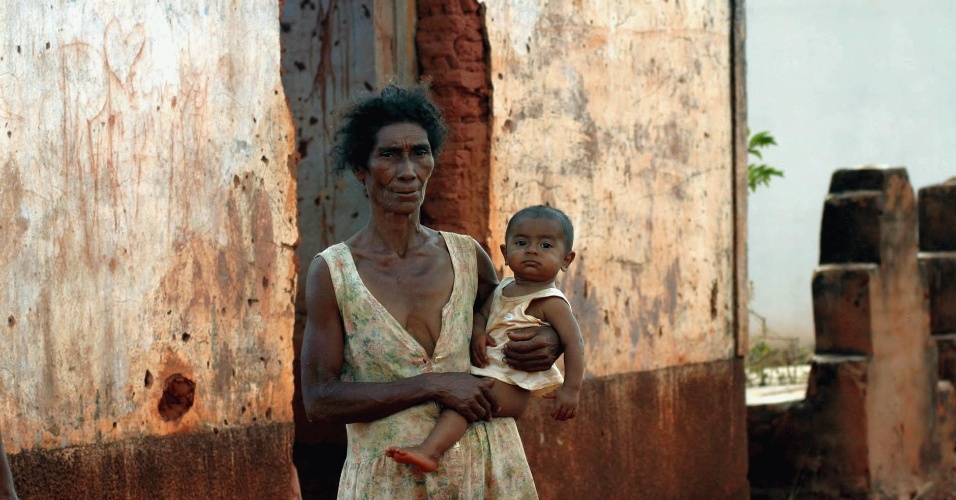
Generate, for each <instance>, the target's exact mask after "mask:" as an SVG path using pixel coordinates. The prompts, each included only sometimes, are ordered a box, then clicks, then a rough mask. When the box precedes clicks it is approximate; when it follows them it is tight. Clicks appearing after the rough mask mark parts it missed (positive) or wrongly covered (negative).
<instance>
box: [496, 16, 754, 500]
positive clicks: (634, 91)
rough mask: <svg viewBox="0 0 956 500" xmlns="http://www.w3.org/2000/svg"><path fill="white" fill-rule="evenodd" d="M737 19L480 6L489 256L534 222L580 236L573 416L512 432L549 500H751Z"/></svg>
mask: <svg viewBox="0 0 956 500" xmlns="http://www.w3.org/2000/svg"><path fill="white" fill-rule="evenodd" d="M737 4H738V3H737V2H707V1H690V2H603V3H600V4H597V3H589V2H575V1H570V0H567V1H551V2H509V1H488V2H486V3H485V6H486V11H485V21H486V26H487V32H488V42H489V54H490V55H489V60H490V78H491V83H492V89H493V90H492V96H493V97H492V103H493V105H492V115H493V121H492V124H491V128H492V132H491V134H492V136H491V137H492V140H491V180H490V185H491V188H490V191H489V192H490V197H491V198H490V210H491V214H490V218H489V226H490V228H491V235H492V237H491V241H492V243H493V245H492V247H493V248H494V249H496V248H497V244H498V243H500V242H501V241H503V240H504V230H505V227H506V224H507V222H508V217H509V216H510V215H511V214H513V213H514V212H515V211H516V210H518V209H520V208H522V207H524V206H527V205H533V204H538V203H544V204H550V205H553V206H556V207H558V208H561V209H562V210H564V211H565V212H567V213H568V215H569V216H570V217H571V219H572V221H574V223H575V227H576V235H575V250H576V251H577V253H578V254H577V259H576V260H575V261H574V263H573V264H572V265H571V267H570V271H569V272H568V273H567V274H562V275H561V276H560V277H559V283H558V284H559V286H560V287H561V288H562V289H563V290H564V291H565V293H566V294H567V295H568V297H569V299H570V301H571V304H572V306H573V308H574V310H575V314H576V316H577V318H578V321H579V322H580V324H581V329H582V331H583V334H584V337H585V341H586V346H587V347H586V350H587V358H588V374H587V377H588V379H587V381H586V383H585V387H584V391H583V392H584V395H583V396H582V397H583V402H582V407H583V408H582V412H581V414H580V415H579V417H578V418H576V419H574V420H573V421H571V422H568V423H565V424H563V425H561V426H558V427H559V428H556V427H555V423H554V422H553V421H552V420H551V419H550V417H548V416H547V414H548V413H547V408H548V404H549V402H546V401H545V402H540V401H539V402H536V403H535V404H534V405H533V407H532V409H531V410H529V411H528V412H527V414H526V416H525V417H522V419H521V420H520V421H519V428H520V430H521V434H522V438H523V440H524V443H525V448H526V450H527V453H528V457H529V461H530V463H531V467H532V472H533V473H534V475H535V480H536V483H537V485H538V489H539V491H540V492H541V494H542V496H543V497H544V498H581V497H595V496H601V497H606V498H623V497H627V496H628V495H631V496H633V495H634V492H635V491H640V492H641V493H640V496H643V497H647V498H703V497H710V498H746V497H747V491H748V490H747V481H746V469H747V463H746V425H745V407H744V401H743V385H744V382H743V380H744V378H743V376H742V373H743V363H742V361H741V359H740V358H737V357H736V353H737V348H738V346H739V345H740V344H745V342H746V340H745V339H741V338H738V336H737V329H736V327H737V326H738V325H739V324H741V323H740V322H741V321H742V322H744V323H743V324H745V322H746V318H745V317H744V318H742V319H741V318H740V317H739V316H738V313H737V311H738V307H739V305H740V301H741V300H746V299H745V298H742V297H741V296H740V292H739V288H738V287H739V286H740V285H741V282H742V281H743V282H745V280H746V275H745V270H744V269H742V268H741V266H740V264H739V263H740V262H745V259H742V258H741V257H742V255H745V254H743V252H745V244H744V240H742V239H738V237H739V236H740V235H741V234H742V231H743V226H744V224H743V221H744V217H745V209H744V208H743V206H742V205H741V204H740V200H741V198H740V197H739V196H740V194H741V188H742V186H741V184H740V177H739V174H740V173H741V171H742V170H741V169H742V168H743V164H742V163H740V162H739V156H735V153H737V152H739V145H738V146H737V148H736V149H735V141H737V139H738V136H737V135H736V133H737V128H740V127H744V126H745V125H744V123H742V117H743V116H744V114H743V113H742V112H741V111H740V108H739V107H738V106H739V105H740V104H739V103H740V102H741V101H740V99H741V98H742V86H737V85H739V84H740V83H741V82H740V81H739V80H735V79H734V78H735V77H734V73H735V70H737V69H738V67H739V66H737V65H738V64H742V57H743V54H742V52H740V51H739V49H740V48H741V47H742V40H741V39H740V38H739V37H740V36H741V35H742V31H740V32H736V33H735V30H736V29H738V28H740V29H742V26H741V23H742V22H743V18H742V5H737ZM738 8H740V9H741V10H739V11H738ZM735 43H740V44H741V47H736V50H737V51H736V52H735ZM735 58H736V59H735ZM744 201H745V200H744ZM492 255H493V256H494V257H495V259H496V262H497V264H498V266H499V269H501V270H502V271H503V273H504V274H505V275H507V274H509V271H507V270H506V269H505V268H504V267H503V262H502V258H501V256H500V253H499V252H497V251H495V252H493V254H492ZM703 443H706V444H703ZM569 478H571V479H569Z"/></svg>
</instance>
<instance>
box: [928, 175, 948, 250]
mask: <svg viewBox="0 0 956 500" xmlns="http://www.w3.org/2000/svg"><path fill="white" fill-rule="evenodd" d="M954 219H956V179H950V180H949V181H946V182H945V183H942V184H936V185H933V186H927V187H924V188H922V189H920V190H919V248H920V250H921V251H923V252H952V251H956V224H953V220H954Z"/></svg>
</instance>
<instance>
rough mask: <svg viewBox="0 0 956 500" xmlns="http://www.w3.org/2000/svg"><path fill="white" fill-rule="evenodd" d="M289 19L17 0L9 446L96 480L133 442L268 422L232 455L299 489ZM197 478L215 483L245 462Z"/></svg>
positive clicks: (6, 99)
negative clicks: (292, 468) (294, 448)
mask: <svg viewBox="0 0 956 500" xmlns="http://www.w3.org/2000/svg"><path fill="white" fill-rule="evenodd" d="M278 17H279V12H278V2H276V1H275V0H258V1H255V2H242V3H241V4H237V3H235V2H227V1H214V2H203V3H201V4H197V3H195V2H187V1H172V2H164V3H162V4H157V3H155V2H147V1H133V2H120V3H117V2H105V1H97V0H94V1H88V2H80V3H76V2H70V1H54V2H43V3H36V2H12V3H11V2H4V3H3V4H2V5H0V26H2V31H3V32H4V33H6V36H5V37H4V38H3V40H2V41H0V47H2V49H0V53H2V54H3V55H2V57H0V96H2V97H0V117H2V119H0V123H2V125H0V126H2V128H0V141H2V142H3V148H2V153H0V155H2V157H0V177H2V183H0V190H2V196H0V203H2V207H0V208H2V210H0V227H2V228H3V229H2V232H3V235H4V238H3V239H2V241H0V256H2V257H0V279H2V280H3V281H4V282H5V283H7V284H8V286H6V287H5V288H4V289H3V290H2V291H0V309H2V314H3V316H4V317H5V318H6V321H5V325H4V326H3V328H2V329H0V345H3V349H0V426H2V427H3V430H4V433H3V435H4V439H5V441H6V442H5V444H6V446H7V447H8V451H9V452H12V453H13V454H17V453H19V452H21V451H22V452H23V453H24V454H28V455H30V456H32V454H44V453H55V450H56V449H60V448H64V447H80V448H79V450H80V451H78V452H77V453H76V454H75V455H74V456H75V457H77V458H76V462H73V463H71V464H70V467H71V468H72V469H71V470H72V472H70V475H68V476H67V478H73V479H78V480H81V481H82V479H83V477H84V474H88V473H89V474H92V473H94V468H95V467H98V466H99V465H97V464H98V462H97V461H98V460H100V459H103V457H105V456H106V455H109V454H111V453H113V452H110V451H108V450H110V449H115V447H116V446H118V447H123V446H126V445H124V444H122V442H126V441H129V440H143V439H147V438H153V437H163V436H169V435H173V434H175V435H177V436H178V437H177V439H178V440H180V441H179V442H181V443H188V442H190V438H189V436H196V438H195V439H196V440H197V442H198V441H202V440H203V439H212V440H215V436H216V435H217V433H220V432H224V433H233V432H234V431H238V430H240V429H245V428H250V431H249V433H248V436H247V438H242V435H243V434H242V433H241V432H240V433H239V437H236V438H234V439H230V440H228V441H225V442H224V443H225V444H220V445H218V446H219V447H220V448H219V449H220V451H221V452H228V453H230V456H232V457H233V458H232V460H234V461H237V462H239V461H242V460H243V459H244V458H243V457H244V455H242V454H232V453H233V452H234V451H233V450H234V449H238V448H243V447H247V446H259V449H261V450H264V451H265V452H267V453H268V455H269V456H271V457H272V459H273V460H272V463H273V465H272V466H271V467H270V468H271V470H270V471H268V472H266V471H263V473H262V475H261V476H260V477H259V478H258V479H257V481H258V482H259V483H261V484H282V483H284V484H285V485H288V478H289V474H288V472H289V468H288V464H289V457H288V454H289V446H288V445H289V442H290V441H291V431H292V429H291V422H292V412H291V406H290V404H289V403H290V401H291V400H292V370H291V364H292V345H291V340H292V339H291V336H292V326H293V320H294V315H293V304H292V296H293V293H294V290H295V287H296V273H295V261H294V254H293V251H292V248H293V246H294V245H295V244H296V240H297V237H298V236H297V230H296V226H295V222H296V221H295V205H294V201H295V198H294V196H295V194H294V189H293V178H292V169H293V168H294V144H293V140H294V139H293V134H294V130H293V127H292V122H291V119H290V116H289V112H288V107H287V104H286V98H285V94H284V92H283V89H282V84H281V82H280V79H279V78H280V76H279V73H280V68H279V56H280V54H279V48H280V47H279V23H278ZM174 381H175V383H173V384H172V385H169V383H170V382H174ZM167 389H168V390H167ZM164 393H165V394H164ZM190 404H191V406H190ZM258 426H264V427H268V428H270V429H271V428H274V430H270V431H267V432H266V431H264V432H257V431H255V430H252V428H255V427H258ZM230 435H232V434H230ZM255 436H260V437H261V438H262V439H263V441H261V442H259V443H258V444H257V445H255V444H254V443H252V442H246V440H247V439H248V440H249V441H255V440H257V439H259V438H258V437H255ZM265 436H268V437H265ZM277 438H278V439H279V440H280V441H278V445H277V444H276V443H277V442H276V441H274V440H275V439H277ZM160 442H161V441H160ZM112 443H115V444H112ZM94 444H95V446H93V445H94ZM89 446H93V447H92V448H89V449H87V448H86V447H89ZM111 446H112V447H114V448H110V447H111ZM183 446H186V445H185V444H184V445H183ZM45 450H46V451H45ZM83 450H86V451H83ZM97 450H102V453H101V452H100V451H97ZM155 450H156V451H157V453H161V454H160V455H159V457H160V458H163V459H164V460H165V459H169V460H173V459H175V458H176V457H177V456H179V457H189V456H190V454H189V453H185V452H184V450H182V449H176V448H175V447H174V448H173V449H168V447H166V448H164V447H163V445H161V444H160V445H157V446H155ZM13 460H14V463H15V464H16V463H27V462H30V460H29V457H27V456H25V457H24V458H23V459H21V460H22V461H21V462H17V460H18V459H17V458H16V457H14V459H13ZM161 463H162V460H159V461H158V463H156V462H150V461H148V460H147V461H144V462H142V463H139V462H137V461H136V460H121V461H120V465H119V467H120V468H123V467H125V468H127V469H128V471H126V472H128V474H129V476H130V477H138V476H140V475H143V474H144V473H145V472H148V471H150V470H153V469H152V468H155V467H158V466H159V464H161ZM100 465H101V464H100ZM141 465H142V466H143V467H146V469H143V470H139V469H137V468H138V467H139V466H141ZM196 465H197V468H196V471H197V473H200V474H203V473H208V474H209V475H210V478H206V479H208V480H210V481H213V482H215V481H219V480H220V479H218V478H213V477H211V475H214V474H216V473H217V470H218V469H220V468H223V467H231V466H235V468H236V469H242V468H243V464H231V463H230V461H224V462H222V463H215V464H206V465H204V466H203V467H198V464H196ZM41 473H42V472H37V474H41ZM110 473H111V474H119V472H117V471H115V470H111V471H110ZM31 474H33V472H31ZM177 480H182V481H191V480H192V479H191V478H188V477H185V476H183V477H180V478H178V479H177ZM221 481H224V482H228V481H230V476H229V475H228V474H222V478H221ZM201 484H207V483H201ZM245 484H247V485H248V484H249V483H248V482H246V483H245ZM227 486H228V488H238V487H239V486H237V485H227ZM38 487H40V486H38ZM77 487H79V488H82V487H83V486H82V482H81V484H80V485H79V486H77ZM210 488H212V487H211V486H210ZM228 488H227V489H225V490H221V491H238V490H229V489H228ZM50 491H52V490H47V494H49V492H50ZM92 491H96V490H95V489H94V490H92ZM127 491H128V492H135V491H138V490H135V489H131V490H127ZM202 491H203V487H202V486H200V487H199V489H197V490H195V492H196V494H199V495H201V494H202V493H201V492H202ZM209 491H215V490H214V489H210V490H209ZM259 491H263V490H261V489H260V490H259ZM34 492H35V493H37V494H40V495H41V496H42V494H43V490H42V489H37V490H34ZM130 494H133V493H130ZM137 496H138V495H137Z"/></svg>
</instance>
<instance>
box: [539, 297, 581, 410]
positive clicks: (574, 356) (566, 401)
mask: <svg viewBox="0 0 956 500" xmlns="http://www.w3.org/2000/svg"><path fill="white" fill-rule="evenodd" d="M536 302H537V301H536ZM540 307H541V312H542V316H543V317H542V318H541V319H543V320H544V321H547V322H548V323H550V324H551V326H552V327H554V329H555V330H557V332H558V335H559V336H561V343H562V344H563V345H564V385H563V386H561V388H560V389H558V390H557V391H555V395H554V399H555V400H556V401H555V408H554V411H553V412H552V413H551V416H552V417H554V418H555V419H557V420H568V419H571V418H574V417H575V415H576V414H577V407H578V396H579V393H580V392H581V384H582V383H583V382H584V338H583V337H582V336H581V328H580V327H579V326H578V322H577V320H575V319H574V314H573V313H572V312H571V306H570V305H568V303H567V302H566V301H565V300H564V299H562V298H560V297H546V298H544V299H541V301H540Z"/></svg>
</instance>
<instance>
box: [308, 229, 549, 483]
mask: <svg viewBox="0 0 956 500" xmlns="http://www.w3.org/2000/svg"><path fill="white" fill-rule="evenodd" d="M441 234H442V237H443V238H444V240H445V245H446V246H447V247H448V253H449V254H450V256H451V261H452V267H453V268H454V272H455V282H454V286H453V289H452V293H451V297H450V298H449V300H448V303H447V304H445V306H444V308H443V309H442V327H441V332H440V333H439V337H438V341H437V343H436V345H435V351H434V353H433V355H432V357H431V358H429V357H428V355H427V354H426V353H425V349H424V348H423V347H422V346H421V344H419V343H418V342H417V341H416V340H415V339H414V338H413V337H412V336H411V334H409V333H408V332H407V331H405V329H404V328H403V327H402V326H401V325H400V324H399V323H398V321H396V320H395V318H393V317H392V316H391V315H390V314H389V313H388V311H387V310H386V309H385V307H384V306H382V305H381V303H379V302H378V300H376V299H375V297H374V296H372V294H371V293H370V292H369V291H368V289H366V288H365V285H364V284H363V283H362V279H361V277H360V276H359V274H358V271H357V270H356V267H355V262H354V261H353V260H352V254H351V253H350V252H349V249H348V247H347V246H346V245H345V244H344V243H339V244H337V245H333V246H331V247H329V248H328V249H326V250H325V251H323V252H322V253H320V254H319V255H320V256H322V258H323V259H325V261H326V263H328V265H329V270H330V272H331V275H332V284H333V286H334V288H335V298H336V301H337V302H338V306H339V311H340V312H341V314H342V320H343V323H344V325H345V346H344V362H343V367H342V375H341V377H342V380H343V381H345V382H391V381H396V380H401V379H404V378H408V377H413V376H415V375H419V374H422V373H429V372H467V371H468V369H469V367H470V366H471V360H470V354H469V344H470V342H471V325H472V319H473V314H474V313H473V308H474V302H475V295H476V292H477V289H478V271H477V266H476V255H475V243H474V240H472V239H471V238H470V237H468V236H463V235H458V234H454V233H444V232H443V233H441ZM440 411H441V409H440V408H439V405H438V404H436V403H426V404H422V405H419V406H414V407H411V408H408V409H406V410H404V411H401V412H398V413H395V414H393V415H391V416H388V417H385V418H383V419H381V420H376V421H374V422H368V423H354V424H348V425H346V432H347V435H348V453H347V456H346V459H345V465H344V467H343V469H342V476H341V478H340V480H339V493H338V495H339V496H338V497H339V498H342V499H391V498H396V499H399V498H400V499H426V498H427V499H476V500H477V499H483V498H488V499H495V498H497V499H509V500H510V499H527V498H530V499H534V498H537V497H538V496H537V492H536V491H535V487H534V481H533V480H532V478H531V470H530V468H529V467H528V461H527V458H526V457H525V453H524V448H523V447H522V444H521V437H520V436H519V435H518V428H517V427H516V426H515V422H514V419H511V418H496V419H494V420H492V421H491V422H478V423H474V424H471V425H470V426H469V427H468V431H467V432H466V433H465V435H464V436H463V437H462V438H461V440H460V441H459V442H458V443H457V444H456V445H455V446H454V447H452V448H451V449H449V450H448V451H447V452H445V454H444V455H443V456H442V457H441V459H440V460H439V465H438V470H436V471H434V472H430V473H427V474H426V473H423V472H421V471H419V470H418V468H416V467H414V466H412V465H408V464H400V463H398V462H395V461H394V460H392V459H391V458H389V457H386V456H385V450H386V449H388V447H389V446H414V445H417V444H419V443H421V442H422V441H423V440H424V439H425V437H426V436H427V435H428V433H429V432H430V431H431V429H432V427H434V426H435V422H436V420H437V419H438V415H439V413H440Z"/></svg>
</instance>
